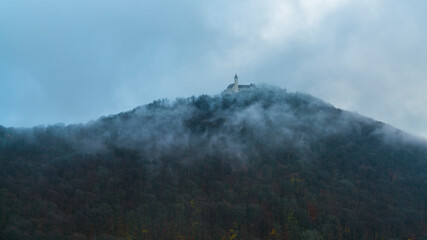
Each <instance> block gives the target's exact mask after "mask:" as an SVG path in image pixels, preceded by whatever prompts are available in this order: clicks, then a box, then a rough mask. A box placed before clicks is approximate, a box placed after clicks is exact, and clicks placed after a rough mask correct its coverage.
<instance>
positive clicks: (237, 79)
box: [233, 73, 239, 92]
mask: <svg viewBox="0 0 427 240" xmlns="http://www.w3.org/2000/svg"><path fill="white" fill-rule="evenodd" d="M238 91H239V77H237V73H236V74H235V75H234V86H233V92H238Z"/></svg>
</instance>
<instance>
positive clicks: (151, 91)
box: [0, 0, 427, 137]
mask: <svg viewBox="0 0 427 240" xmlns="http://www.w3.org/2000/svg"><path fill="white" fill-rule="evenodd" d="M426 12H427V1H425V0H418V1H417V0H408V1H402V0H369V1H368V0H244V1H243V0H234V1H233V0H216V1H200V0H198V1H196V0H180V1H177V0H175V1H174V0H168V1H166V0H120V1H119V0H115V1H113V0H63V1H58V0H38V1H35V0H13V1H11V0H10V1H9V0H4V1H0V125H3V126H7V127H29V126H35V125H40V124H54V123H59V122H60V123H66V124H68V123H78V122H87V121H89V120H94V119H97V118H98V117H100V116H102V115H109V114H114V113H118V112H121V111H127V110H130V109H132V108H134V107H136V106H138V105H142V104H146V103H149V102H151V101H153V100H156V99H160V98H169V99H172V100H173V99H175V98H176V97H188V96H191V95H200V94H218V93H220V92H221V91H222V90H223V89H224V88H225V87H226V86H227V85H228V84H230V83H231V82H232V81H233V76H234V73H235V72H237V74H238V75H239V81H240V82H241V83H243V84H244V83H255V84H257V83H267V84H270V85H277V86H279V87H282V88H286V89H287V90H288V91H291V92H294V91H298V92H305V93H309V94H311V95H313V96H315V97H319V98H321V99H323V100H325V101H327V102H329V103H331V104H333V105H335V106H336V107H339V108H343V109H346V110H350V111H354V112H358V113H360V114H362V115H365V116H368V117H371V118H374V119H376V120H379V121H382V122H385V123H389V124H391V125H393V126H395V127H398V128H401V129H403V130H405V131H408V132H410V133H413V134H416V135H419V136H424V137H427V94H426V93H425V91H426V90H427V26H426V23H427V15H426Z"/></svg>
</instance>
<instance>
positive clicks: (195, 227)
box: [0, 87, 427, 240]
mask: <svg viewBox="0 0 427 240" xmlns="http://www.w3.org/2000/svg"><path fill="white" fill-rule="evenodd" d="M426 207H427V143H426V142H425V141H424V140H423V139H418V138H416V137H413V136H410V135H408V134H405V133H404V132H401V131H399V130H398V129H395V128H393V127H391V126H389V125H386V124H384V123H381V122H377V121H374V120H372V119H369V118H366V117H363V116H360V115H358V114H356V113H351V112H347V111H343V110H340V109H337V108H335V107H333V106H332V105H329V104H327V103H325V102H323V101H321V100H319V99H316V98H314V97H311V96H309V95H305V94H301V93H288V92H286V91H285V90H281V89H276V88H272V87H258V88H255V89H253V90H249V91H242V92H239V93H237V94H230V95H227V94H219V95H216V96H207V95H202V96H199V97H190V98H182V99H176V100H175V101H168V100H158V101H155V102H153V103H150V104H148V105H144V106H140V107H137V108H135V109H133V110H131V111H128V112H124V113H120V114H117V115H111V116H108V117H102V118H100V119H98V120H96V121H92V122H89V123H87V124H75V125H52V126H40V127H34V128H25V129H18V128H5V127H1V126H0V239H2V240H3V239H4V240H14V239H52V240H53V239H55V240H56V239H70V240H71V239H73V240H74V239H75V240H80V239H81V240H84V239H106V240H107V239H108V240H114V239H171V240H173V239H181V240H183V239H188V240H191V239H203V240H210V239H224V240H233V239H234V240H237V239H268V240H273V239H289V240H291V239H292V240H294V239H303V240H304V239H310V240H315V239H325V240H326V239H427V209H426Z"/></svg>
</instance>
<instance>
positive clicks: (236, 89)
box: [225, 73, 255, 93]
mask: <svg viewBox="0 0 427 240" xmlns="http://www.w3.org/2000/svg"><path fill="white" fill-rule="evenodd" d="M251 88H255V85H254V84H250V85H239V77H238V76H237V73H236V74H235V75H234V84H230V85H228V87H227V89H226V90H225V92H226V93H237V92H239V91H241V90H249V89H251Z"/></svg>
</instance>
